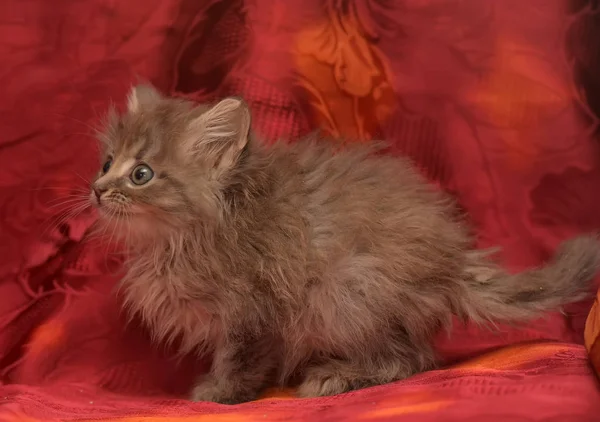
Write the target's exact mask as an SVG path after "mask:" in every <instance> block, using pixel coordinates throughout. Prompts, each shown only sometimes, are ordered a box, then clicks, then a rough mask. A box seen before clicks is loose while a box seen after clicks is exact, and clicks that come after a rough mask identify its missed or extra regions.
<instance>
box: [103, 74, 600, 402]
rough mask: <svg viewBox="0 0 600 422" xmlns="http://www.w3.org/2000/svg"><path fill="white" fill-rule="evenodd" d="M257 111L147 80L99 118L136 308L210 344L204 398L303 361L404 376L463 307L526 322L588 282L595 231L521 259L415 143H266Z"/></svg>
mask: <svg viewBox="0 0 600 422" xmlns="http://www.w3.org/2000/svg"><path fill="white" fill-rule="evenodd" d="M250 120H251V116H250V111H249V109H248V107H247V106H246V104H245V103H244V102H243V101H242V100H240V99H237V98H226V99H224V100H222V101H220V102H218V103H217V104H214V105H211V106H206V105H194V104H193V103H191V102H188V101H183V100H179V99H173V98H165V97H163V96H162V95H161V94H160V93H158V92H157V91H156V90H155V89H153V88H152V87H149V86H137V87H134V88H133V89H132V90H131V93H130V95H129V99H128V110H127V112H126V113H124V114H123V115H117V113H115V112H112V113H110V114H109V119H108V123H107V125H106V130H105V131H103V132H102V133H101V134H100V138H101V140H102V141H104V143H105V144H106V148H105V155H104V161H103V163H104V164H103V166H102V168H101V171H100V172H99V173H98V175H97V178H96V180H95V182H94V183H93V187H92V194H91V200H92V201H93V203H94V204H95V205H96V206H97V208H98V210H99V214H100V216H101V219H100V221H101V222H102V223H103V224H105V225H107V226H109V227H108V228H109V229H111V230H114V231H115V232H116V233H118V234H119V235H121V238H122V240H123V241H124V242H125V243H126V245H127V246H128V250H129V255H130V260H129V264H128V272H127V274H126V276H125V277H124V279H123V280H122V289H123V292H124V295H125V298H126V305H127V307H128V308H129V309H130V311H131V312H133V313H137V314H139V315H140V316H141V317H142V318H143V320H144V321H145V322H146V323H147V324H148V326H149V327H150V329H151V330H152V332H153V334H154V336H155V338H156V340H157V341H171V340H173V339H180V340H181V351H182V352H184V353H188V352H195V353H198V354H204V353H211V354H212V355H213V356H214V359H213V362H212V367H211V370H210V372H209V373H208V374H207V375H206V376H204V377H202V379H200V380H199V381H198V383H197V384H196V386H195V387H194V389H193V391H192V392H191V395H190V397H191V398H192V399H193V400H209V401H215V402H220V403H239V402H243V401H248V400H252V399H255V398H257V395H258V394H259V393H260V392H261V390H262V389H264V388H265V387H267V386H272V385H276V384H284V383H287V382H289V380H290V379H291V378H292V376H294V377H296V376H299V377H300V385H299V389H298V392H299V395H300V396H302V397H314V396H324V395H331V394H338V393H343V392H345V391H349V390H352V389H358V388H363V387H368V386H372V385H377V384H383V383H388V382H391V381H395V380H401V379H404V378H406V377H409V376H411V375H413V374H415V373H418V372H421V371H425V370H428V369H432V368H435V367H436V357H435V354H434V350H433V348H432V337H433V336H434V334H435V333H436V332H437V331H438V330H439V329H440V328H441V327H443V326H445V325H447V324H448V323H449V322H450V321H451V316H452V315H453V314H455V315H458V316H460V317H462V318H463V319H464V320H471V321H475V322H487V321H492V322H493V321H508V322H510V321H512V322H519V321H524V320H527V319H530V318H534V317H538V316H540V313H542V312H544V311H547V310H556V309H559V308H560V307H561V305H563V304H566V303H568V302H574V301H578V300H581V299H582V298H584V297H585V296H586V294H587V292H588V290H589V289H590V288H591V280H592V279H593V277H594V275H595V274H596V272H597V270H598V268H599V263H600V252H599V251H600V249H599V247H598V241H597V239H596V238H595V237H580V238H577V239H574V240H571V241H568V242H566V243H564V244H563V245H562V247H561V248H560V250H559V251H558V253H557V254H556V256H555V258H554V259H553V260H552V262H550V263H549V264H548V265H547V266H545V267H543V268H539V269H534V270H531V271H526V272H523V273H521V274H517V275H509V274H508V273H506V272H505V271H504V270H503V269H502V268H500V267H499V266H497V265H496V264H494V263H493V262H492V261H491V260H490V259H489V258H488V255H489V254H487V253H485V252H482V251H477V250H474V249H473V246H472V239H471V238H470V237H469V235H468V230H467V228H466V227H465V224H464V223H463V222H462V221H461V220H460V219H459V217H458V213H457V212H456V210H455V206H454V204H453V203H452V201H450V200H449V199H448V198H447V197H446V196H444V194H442V193H440V192H438V191H437V190H436V189H434V188H433V187H432V186H430V185H429V184H428V183H427V182H426V181H425V180H424V178H423V177H421V176H420V175H419V173H418V172H417V171H415V169H414V168H413V166H412V165H411V164H410V163H409V162H408V161H407V160H405V159H400V158H392V157H383V156H376V155H374V154H372V149H370V148H368V147H366V146H351V147H347V148H345V149H340V148H339V146H336V145H335V144H333V143H330V142H323V141H319V142H316V140H315V139H305V140H304V141H301V142H298V143H294V144H286V143H277V144H275V145H273V146H267V145H263V144H261V142H259V140H258V139H256V138H255V137H254V135H253V134H252V132H251V128H250Z"/></svg>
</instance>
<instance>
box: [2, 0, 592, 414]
mask: <svg viewBox="0 0 600 422" xmlns="http://www.w3.org/2000/svg"><path fill="white" fill-rule="evenodd" d="M594 4H595V2H593V1H585V0H572V1H566V0H564V1H563V0H528V1H526V2H524V1H520V0H519V1H518V0H503V1H502V2H500V1H498V2H492V1H481V0H462V1H458V0H397V1H387V0H348V1H344V0H289V1H286V2H283V1H277V0H231V1H216V0H212V1H210V0H144V1H142V0H128V1H121V2H113V1H109V0H79V1H76V2H75V1H68V0H53V1H51V2H50V1H45V0H28V1H21V0H4V1H2V2H0V39H1V40H2V41H1V42H0V63H2V68H1V70H0V79H1V80H0V98H2V101H1V102H0V257H1V259H0V298H1V299H0V327H2V329H1V331H0V379H1V382H2V385H0V420H7V421H17V420H19V421H23V420H27V421H37V420H85V419H90V420H91V419H93V420H120V421H133V420H136V421H141V420H148V421H150V420H152V421H154V420H184V419H190V420H191V419H193V420H204V419H206V420H211V421H212V420H224V421H238V420H239V421H252V420H323V421H337V420H344V421H345V420H358V419H376V420H411V421H415V420H418V421H433V420H435V421H442V420H444V421H446V420H448V421H450V420H460V421H468V420H485V421H496V420H498V421H500V420H507V419H509V420H511V421H521V420H523V421H524V420H555V421H560V422H564V421H570V420H573V421H575V420H576V421H585V420H590V421H591V420H598V418H600V409H599V407H600V406H599V403H600V390H599V387H598V383H597V380H596V379H595V377H594V374H593V371H592V370H591V369H590V366H589V364H588V361H587V355H586V352H585V349H584V348H583V346H582V345H581V343H582V332H583V324H584V321H585V317H586V314H587V312H588V310H589V308H590V304H591V303H583V304H578V305H575V306H573V307H571V308H570V309H569V311H570V312H569V313H568V315H567V316H563V315H559V314H554V315H550V316H548V317H547V318H545V319H541V320H539V321H536V322H534V323H531V324H530V325H528V326H527V327H526V328H525V329H522V330H516V329H514V328H508V327H506V328H503V329H502V330H501V332H500V333H497V332H496V333H492V332H486V331H480V330H476V329H474V328H473V327H460V326H457V327H456V329H455V332H454V333H453V336H452V338H450V339H448V338H447V337H446V336H440V339H439V342H438V343H439V350H440V353H441V355H442V356H443V357H444V358H445V359H446V361H447V362H448V363H449V364H454V363H456V362H464V363H462V364H460V365H459V366H454V367H451V368H449V369H445V370H442V371H435V372H431V373H427V374H423V375H419V376H417V377H414V378H412V379H410V380H406V381H404V382H400V383H396V384H393V385H387V386H381V387H377V388H373V389H368V390H363V391H358V392H354V393H352V394H348V395H342V396H339V397H334V398H323V399H315V400H306V401H300V400H294V399H291V398H286V397H285V395H283V396H282V394H280V393H278V394H275V395H270V397H271V398H267V399H265V400H263V401H258V402H255V403H250V404H245V405H241V406H237V407H228V406H219V405H214V404H206V403H196V404H192V403H189V402H186V401H185V400H184V398H185V392H186V390H187V388H188V386H189V384H190V382H191V380H192V378H193V375H194V374H195V373H196V372H198V371H201V370H202V365H201V364H199V363H194V362H191V361H190V362H188V361H183V362H177V361H175V360H174V359H173V358H172V357H171V355H170V353H169V351H168V350H163V349H161V348H160V347H156V346H152V345H151V344H150V343H149V342H148V339H147V337H146V334H145V332H144V330H143V329H142V328H140V327H137V326H135V324H134V325H130V326H126V325H125V320H124V318H122V316H121V315H120V313H119V308H118V301H117V299H116V298H115V295H114V294H113V292H112V288H113V286H114V283H115V280H116V279H118V276H119V270H120V260H119V257H118V255H116V254H115V251H114V250H112V249H111V247H110V246H109V245H107V244H106V243H101V242H97V241H90V240H88V239H87V238H86V237H85V233H86V230H87V228H88V227H89V225H90V222H91V221H92V219H93V216H92V215H88V214H80V215H77V216H73V215H69V214H68V210H69V206H70V205H72V204H71V203H70V202H69V201H70V200H71V199H72V198H73V195H76V194H78V193H79V192H80V191H81V190H82V189H86V188H87V187H86V182H85V179H87V178H89V177H90V176H91V174H92V173H93V172H95V171H96V168H97V164H98V163H97V157H96V145H95V143H94V140H93V139H92V137H91V133H92V127H93V126H94V125H95V124H97V122H98V120H99V117H100V116H101V115H102V114H103V112H104V111H105V110H106V108H107V106H108V104H109V103H110V102H111V101H114V102H118V103H120V102H122V101H123V99H124V95H125V93H126V90H127V89H128V86H129V85H130V84H131V83H132V82H133V81H136V80H137V79H138V78H143V79H147V80H150V81H152V82H153V83H154V84H156V85H157V86H158V87H159V88H161V89H163V90H164V91H167V92H171V93H176V94H181V95H187V96H190V97H192V98H194V99H197V100H206V99H213V98H215V97H220V96H224V95H228V94H236V95H243V96H244V97H245V98H246V99H247V100H248V101H249V103H250V104H251V107H252V109H253V111H254V114H255V124H256V128H255V129H256V130H257V131H258V132H259V133H261V134H262V135H263V136H264V137H265V138H266V139H268V140H273V139H276V138H278V137H292V138H296V137H298V136H300V135H301V134H303V133H306V132H308V131H310V130H312V129H314V128H317V127H320V128H321V129H322V130H324V131H325V132H328V133H330V134H332V135H336V136H343V137H346V138H347V139H349V140H350V141H352V142H360V141H361V140H364V139H369V138H384V139H386V140H388V141H390V142H392V144H393V148H392V153H396V154H407V155H409V156H411V157H412V158H414V159H415V161H416V162H417V163H418V164H419V165H420V166H421V167H422V168H423V171H425V172H426V174H427V175H428V176H429V177H430V178H431V180H432V181H433V182H436V183H440V184H441V185H442V186H443V187H444V188H446V189H449V190H450V191H452V192H454V193H455V194H456V196H457V198H458V200H459V202H460V204H461V205H462V206H463V207H464V208H465V210H466V211H468V213H469V215H470V216H471V217H472V220H473V225H474V227H475V228H476V229H477V232H478V234H479V238H480V242H481V244H482V245H485V246H488V245H492V244H494V245H500V246H502V247H503V248H504V255H503V256H504V258H505V260H506V262H507V264H508V265H509V267H511V268H512V269H514V270H518V269H521V268H524V267H526V266H530V265H535V264H539V263H540V262H541V261H543V260H544V259H546V258H547V257H548V256H549V254H550V253H551V252H552V249H553V248H554V247H555V246H556V244H557V243H558V242H559V241H560V240H561V239H564V238H566V237H569V236H571V235H573V234H576V233H579V232H586V231H590V230H597V229H598V228H600V198H599V196H598V194H597V192H599V189H600V154H599V145H598V141H597V133H598V117H597V115H598V110H599V109H600V106H599V104H600V95H599V94H600V89H599V85H598V82H597V81H598V78H597V76H595V75H597V73H598V69H600V66H599V63H600V60H599V57H600V55H599V54H598V51H600V49H598V48H595V49H594V46H596V47H597V42H596V41H594V40H597V39H600V37H598V33H597V30H595V29H594V28H595V27H598V16H599V12H598V10H597V9H595V8H594V7H593V5H594ZM594 31H596V32H594ZM594 43H596V44H594ZM524 341H529V342H533V343H529V345H528V346H519V347H517V348H509V349H503V350H502V351H499V352H495V354H492V355H487V356H485V357H481V358H476V359H475V358H474V356H477V355H480V354H481V353H482V352H484V351H487V350H491V349H495V348H498V347H499V346H503V345H507V344H511V343H519V342H524ZM540 341H551V342H550V343H540ZM468 358H469V359H470V360H467V359H468ZM273 397H275V398H273ZM277 397H279V398H277ZM136 418H137V419H136Z"/></svg>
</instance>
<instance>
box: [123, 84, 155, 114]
mask: <svg viewBox="0 0 600 422" xmlns="http://www.w3.org/2000/svg"><path fill="white" fill-rule="evenodd" d="M161 99H162V95H161V94H160V92H158V91H157V90H156V88H154V87H153V86H150V85H135V86H132V87H131V89H130V90H129V94H127V110H128V111H129V112H130V113H137V112H138V111H139V110H140V109H142V108H144V107H147V106H152V105H154V104H156V103H157V102H159V101H160V100H161Z"/></svg>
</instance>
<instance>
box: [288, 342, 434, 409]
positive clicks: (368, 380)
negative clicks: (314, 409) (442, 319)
mask: <svg viewBox="0 0 600 422" xmlns="http://www.w3.org/2000/svg"><path fill="white" fill-rule="evenodd" d="M404 348H405V349H406V350H405V352H406V353H403V354H402V355H395V356H389V355H388V356H378V357H377V358H374V359H369V360H368V361H365V360H364V359H357V360H353V359H351V358H348V359H344V360H339V359H331V360H327V361H324V362H322V363H320V364H317V365H313V366H309V367H308V368H307V369H306V370H305V373H304V380H303V381H302V383H301V384H300V386H299V388H298V395H299V396H300V397H320V396H332V395H335V394H341V393H345V392H347V391H351V390H358V389H361V388H366V387H372V386H375V385H381V384H387V383H389V382H393V381H398V380H402V379H404V378H408V377H409V376H411V375H414V374H416V373H419V372H422V371H425V370H428V369H433V368H434V367H435V359H434V354H433V351H432V350H431V348H430V347H429V346H425V347H424V348H419V349H417V347H415V346H414V345H406V346H405V347H404Z"/></svg>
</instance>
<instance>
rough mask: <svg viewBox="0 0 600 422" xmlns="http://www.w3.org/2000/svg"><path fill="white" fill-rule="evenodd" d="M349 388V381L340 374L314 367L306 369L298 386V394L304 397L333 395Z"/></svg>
mask: <svg viewBox="0 0 600 422" xmlns="http://www.w3.org/2000/svg"><path fill="white" fill-rule="evenodd" d="M350 389H351V388H350V383H349V382H348V380H347V379H346V378H344V377H343V376H342V375H340V374H338V373H335V372H333V371H332V372H329V371H323V370H321V368H314V369H312V370H309V371H308V373H307V374H306V377H305V378H304V381H302V384H300V386H299V387H298V396H300V397H304V398H309V397H322V396H334V395H336V394H341V393H345V392H347V391H349V390H350Z"/></svg>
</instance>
